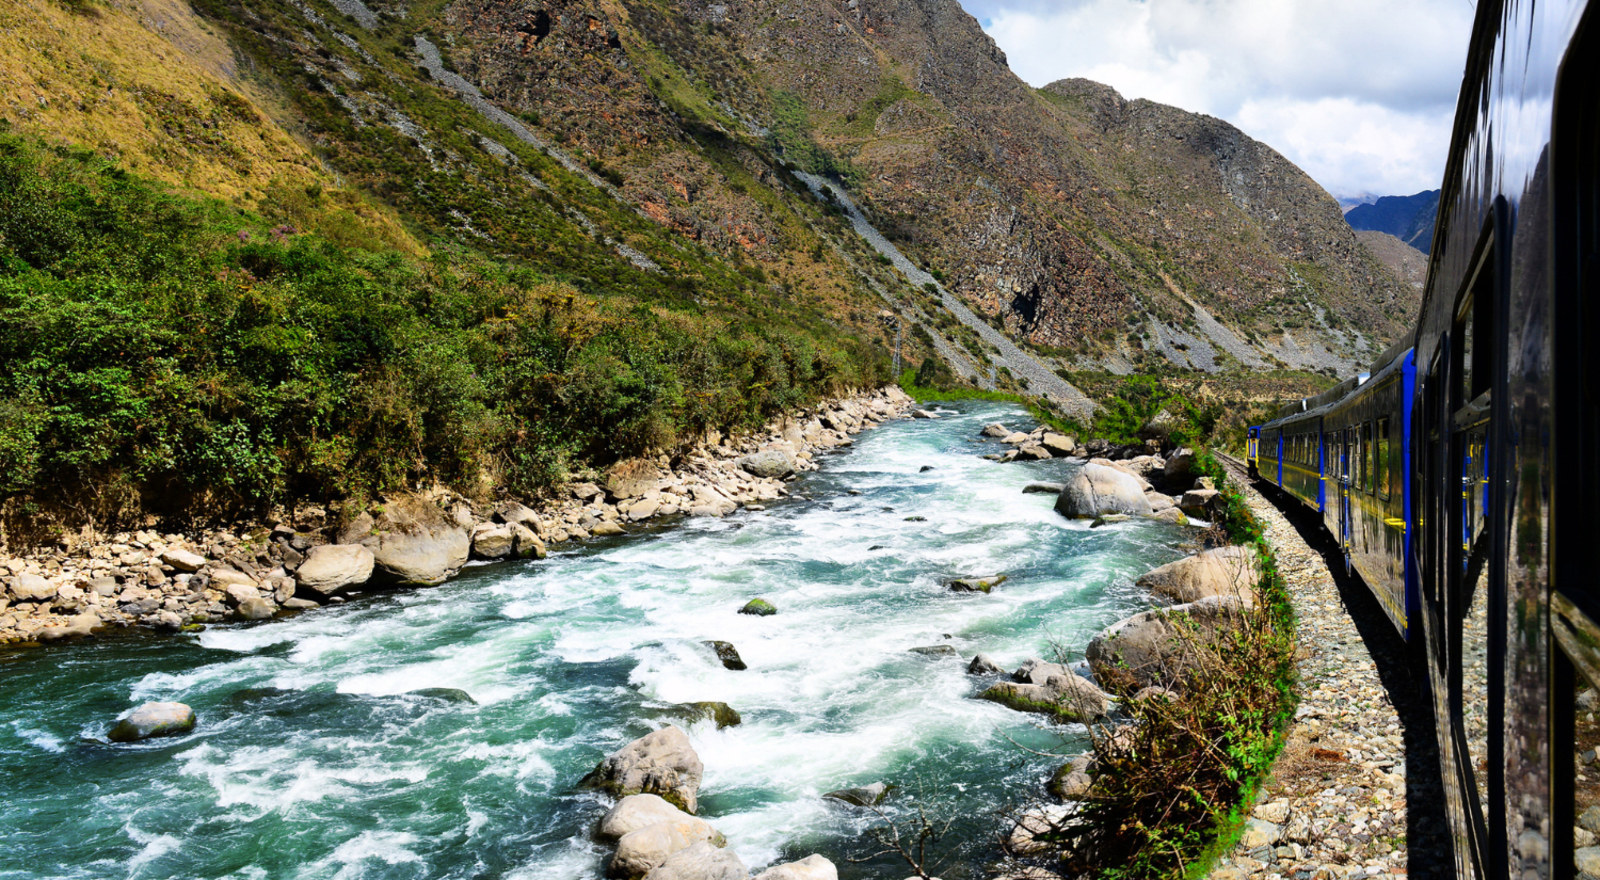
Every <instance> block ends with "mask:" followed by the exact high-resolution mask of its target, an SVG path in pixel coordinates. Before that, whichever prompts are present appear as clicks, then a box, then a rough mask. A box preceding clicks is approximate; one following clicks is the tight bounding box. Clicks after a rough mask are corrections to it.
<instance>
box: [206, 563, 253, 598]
mask: <svg viewBox="0 0 1600 880" xmlns="http://www.w3.org/2000/svg"><path fill="white" fill-rule="evenodd" d="M209 577H210V578H211V585H212V586H213V587H215V588H217V589H220V590H223V591H224V592H228V591H229V590H230V589H231V588H233V587H243V588H245V589H248V590H249V591H250V592H251V593H255V591H256V588H257V587H258V586H259V584H257V583H256V579H255V578H253V577H251V576H249V575H247V574H245V573H244V572H242V571H235V570H234V569H231V568H213V569H212V570H211V572H210V575H209ZM228 595H230V596H232V595H233V593H231V592H228ZM235 601H238V600H237V599H235Z"/></svg>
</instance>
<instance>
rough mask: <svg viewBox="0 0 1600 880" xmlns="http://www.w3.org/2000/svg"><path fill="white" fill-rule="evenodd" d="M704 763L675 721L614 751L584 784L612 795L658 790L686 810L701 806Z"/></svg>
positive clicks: (648, 792)
mask: <svg viewBox="0 0 1600 880" xmlns="http://www.w3.org/2000/svg"><path fill="white" fill-rule="evenodd" d="M704 772H705V766H704V765H703V764H701V763H700V756H699V755H696V754H695V751H694V747H693V746H691V745H690V744H689V738H688V737H687V736H685V735H684V733H683V731H682V730H679V729H678V728H677V727H675V726H673V725H670V724H669V725H667V726H666V727H663V728H661V729H660V730H657V731H655V732H653V733H649V734H646V735H645V736H642V737H640V738H638V739H636V740H634V741H633V742H631V743H628V744H627V745H626V746H623V747H622V748H621V749H619V750H618V751H616V752H614V753H612V754H611V755H610V756H608V757H607V758H606V759H605V760H604V761H601V762H600V763H599V765H597V766H596V767H595V768H594V771H593V772H591V773H590V774H589V775H588V776H585V777H584V778H583V781H582V784H583V785H586V786H588V787H591V788H599V789H601V790H603V791H607V792H610V793H611V795H612V796H613V797H618V798H622V797H627V796H628V795H631V794H657V795H660V796H661V797H662V798H663V799H665V800H666V801H667V802H668V803H670V804H672V805H674V806H676V807H678V808H679V809H681V810H683V811H684V812H686V813H690V814H693V813H697V812H699V810H700V806H699V800H698V794H699V791H700V778H701V775H702V774H703V773H704Z"/></svg>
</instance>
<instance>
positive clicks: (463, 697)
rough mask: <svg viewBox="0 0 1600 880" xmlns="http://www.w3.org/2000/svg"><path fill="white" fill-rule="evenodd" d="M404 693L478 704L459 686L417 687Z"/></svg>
mask: <svg viewBox="0 0 1600 880" xmlns="http://www.w3.org/2000/svg"><path fill="white" fill-rule="evenodd" d="M406 693H407V694H408V695H410V696H413V697H427V698H428V699H430V700H442V701H444V702H446V703H463V704H466V705H469V706H476V705H478V701H477V700H474V699H473V698H472V695H471V694H469V693H467V692H466V691H464V690H461V689H460V688H417V689H416V690H414V691H406Z"/></svg>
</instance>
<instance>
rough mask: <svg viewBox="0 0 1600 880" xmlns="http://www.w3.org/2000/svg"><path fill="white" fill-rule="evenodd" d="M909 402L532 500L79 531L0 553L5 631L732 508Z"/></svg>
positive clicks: (183, 621)
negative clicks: (191, 528)
mask: <svg viewBox="0 0 1600 880" xmlns="http://www.w3.org/2000/svg"><path fill="white" fill-rule="evenodd" d="M912 404H913V402H912V400H911V398H910V397H908V396H907V395H906V394H905V393H904V392H903V391H901V390H900V389H899V388H897V387H894V386H890V387H887V388H883V389H879V390H876V391H870V392H865V393H860V394H854V395H849V396H846V397H843V398H839V399H836V400H831V401H826V402H824V403H822V404H820V405H818V406H816V407H811V408H806V409H803V410H799V411H796V412H794V413H792V414H790V415H788V416H785V417H783V418H780V419H778V420H775V421H774V422H772V423H770V424H768V425H767V426H765V427H764V428H763V429H762V430H760V431H757V432H754V433H752V434H749V435H746V436H742V437H722V436H719V435H715V434H713V435H709V436H707V437H705V438H704V439H703V440H702V442H701V443H699V444H696V445H695V446H694V447H693V448H691V449H690V450H688V451H687V452H685V453H683V454H681V455H679V456H677V457H676V458H673V457H669V456H666V455H662V456H660V457H658V458H654V459H633V460H629V461H625V462H622V463H619V464H618V465H616V466H614V467H612V468H611V469H610V470H609V471H608V472H607V473H606V474H605V475H604V476H603V477H602V478H600V479H596V480H594V481H590V482H581V483H575V484H573V485H571V486H569V487H568V488H567V490H566V492H565V494H564V495H563V496H562V497H559V498H557V499H554V500H551V501H547V502H544V503H540V504H535V505H534V506H529V505H528V504H524V503H522V502H519V501H514V500H501V501H496V502H492V503H486V502H481V501H474V500H472V499H468V498H466V497H463V496H462V495H460V494H458V493H456V492H453V491H450V490H447V489H438V490H434V491H431V492H422V493H416V494H411V495H405V496H399V497H394V498H386V499H384V501H383V503H382V504H375V505H371V506H364V507H360V508H356V507H354V506H351V505H346V506H345V507H343V508H340V507H336V506H320V505H300V506H297V507H295V508H294V509H292V510H284V511H279V512H277V513H276V514H275V515H274V516H271V517H268V518H267V520H265V521H263V522H259V523H241V524H238V525H236V526H233V527H230V528H226V529H217V530H212V531H207V532H204V533H195V534H177V533H167V532H161V531H158V530H155V529H147V530H139V531H133V532H123V533H117V534H112V535H98V534H83V535H73V536H70V537H69V538H68V539H66V540H65V541H63V543H61V544H59V545H57V546H53V547H42V548H35V549H31V550H27V551H21V552H15V551H13V552H12V553H10V554H9V555H6V556H4V557H0V587H3V589H0V643H12V644H16V643H36V642H49V641H58V640H62V639H70V638H78V637H84V636H89V635H92V634H94V633H95V632H97V631H100V630H102V629H104V628H106V627H147V628H152V629H156V630H162V631H168V632H176V631H180V630H183V629H185V628H192V627H195V626H200V625H204V624H207V623H216V622H222V621H227V620H260V619H266V618H270V617H274V616H277V615H280V614H285V613H293V612H299V611H305V610H309V609H312V608H316V607H318V606H321V605H325V604H330V603H333V604H337V603H341V602H344V601H346V597H347V596H348V595H349V594H350V593H351V592H352V591H357V590H363V589H368V588H372V587H403V586H427V585H432V584H438V583H443V582H444V581H446V580H448V579H450V578H451V577H453V576H455V575H456V574H457V573H459V572H460V570H461V569H462V567H463V566H465V565H466V564H467V563H468V561H469V560H473V559H478V560H487V561H492V560H502V559H508V558H541V557H543V556H544V555H545V554H546V553H547V552H548V548H549V547H551V546H556V545H560V544H564V543H567V542H571V541H584V540H590V539H593V538H598V537H606V536H613V535H620V534H624V533H626V532H627V531H629V530H630V529H632V528H635V527H637V526H640V525H642V524H644V523H646V522H647V521H652V520H663V519H671V518H673V517H680V516H711V517H716V516H725V515H727V514H729V513H732V512H734V511H735V510H738V509H739V508H740V507H747V506H759V505H760V504H762V503H765V502H768V501H773V500H776V499H778V498H781V497H783V496H784V495H785V494H787V488H786V486H785V482H786V481H787V480H789V479H792V478H793V476H794V475H795V474H797V473H799V472H802V471H807V470H814V469H815V468H816V467H817V462H816V457H817V456H819V455H821V454H823V453H825V452H826V451H828V450H830V449H835V448H839V447H842V446H848V445H849V444H850V443H851V442H852V441H851V439H850V438H851V436H852V435H854V434H857V433H859V432H860V431H862V430H864V429H867V428H870V427H873V426H875V425H878V424H881V423H883V422H885V421H888V420H891V419H896V418H903V417H906V416H907V415H908V413H909V412H910V410H911V408H912Z"/></svg>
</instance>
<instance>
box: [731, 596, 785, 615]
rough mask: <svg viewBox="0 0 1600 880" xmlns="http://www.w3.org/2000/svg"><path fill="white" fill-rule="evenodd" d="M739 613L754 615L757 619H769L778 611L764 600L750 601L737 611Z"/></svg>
mask: <svg viewBox="0 0 1600 880" xmlns="http://www.w3.org/2000/svg"><path fill="white" fill-rule="evenodd" d="M739 613H740V614H754V615H755V616H757V617H771V616H772V615H774V614H777V613H778V609H777V608H775V607H773V605H772V603H771V602H768V601H767V600H765V599H751V600H750V601H749V602H746V603H745V604H744V607H743V608H740V609H739Z"/></svg>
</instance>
